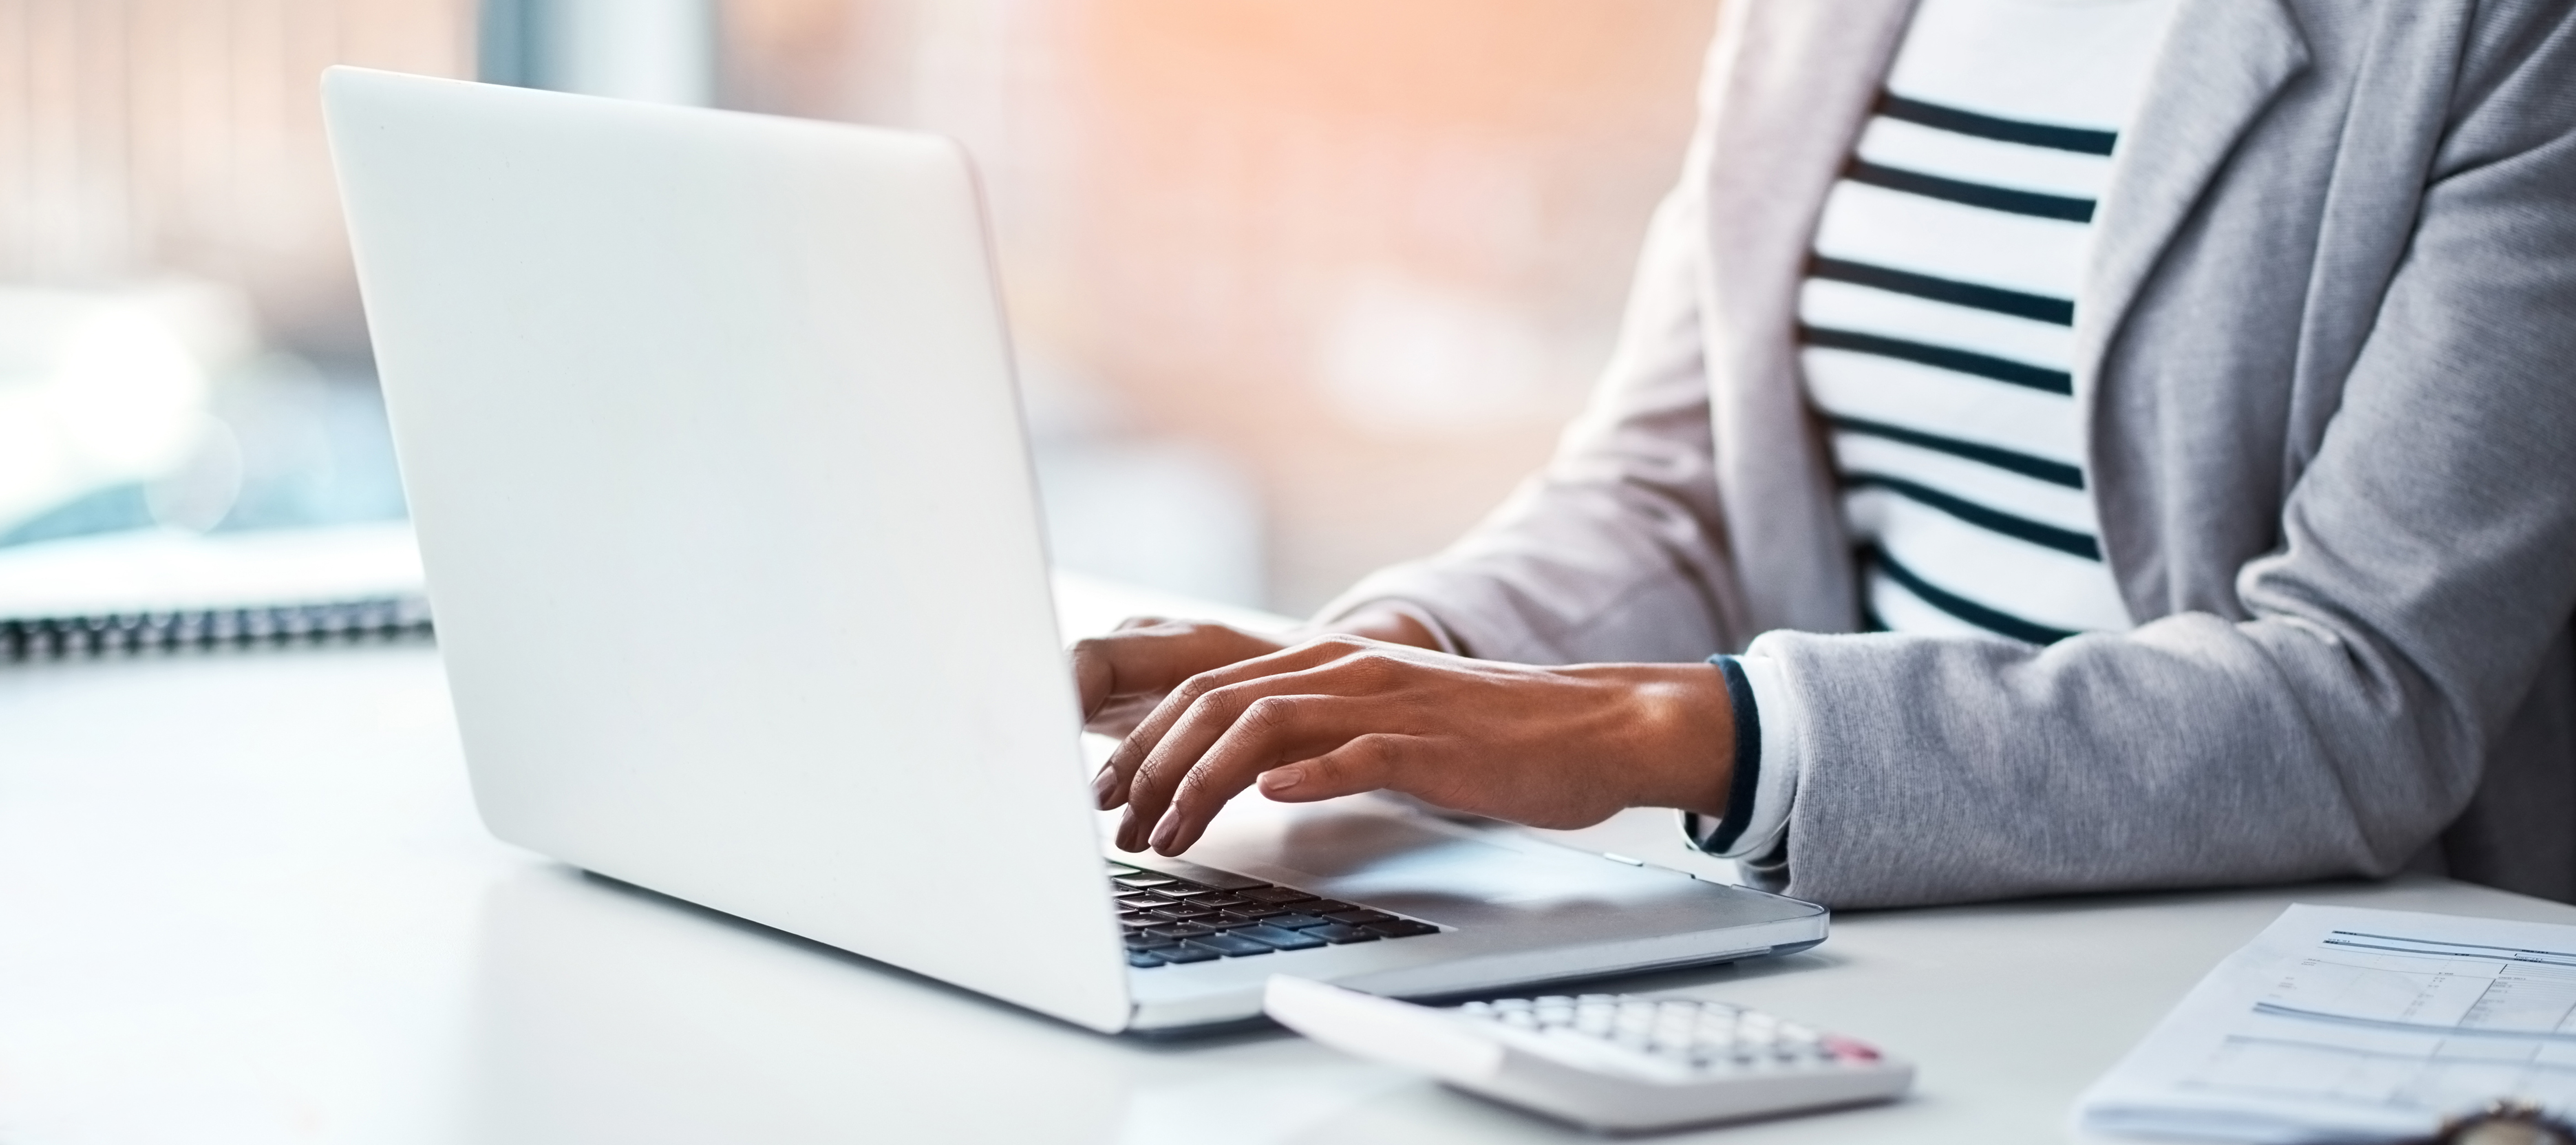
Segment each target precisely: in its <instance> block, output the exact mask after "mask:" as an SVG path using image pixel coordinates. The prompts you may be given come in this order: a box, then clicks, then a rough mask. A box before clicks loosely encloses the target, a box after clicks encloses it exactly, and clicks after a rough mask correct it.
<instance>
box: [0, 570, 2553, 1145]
mask: <svg viewBox="0 0 2576 1145" xmlns="http://www.w3.org/2000/svg"><path fill="white" fill-rule="evenodd" d="M1086 599H1087V600H1090V601H1091V602H1092V606H1093V607H1092V611H1089V612H1084V613H1082V614H1080V615H1079V616H1078V617H1077V619H1078V620H1080V622H1082V623H1087V624H1099V623H1102V622H1103V620H1102V617H1103V616H1104V615H1105V614H1106V613H1114V612H1115V611H1117V610H1118V609H1119V608H1121V607H1126V606H1128V603H1129V602H1120V601H1117V600H1114V599H1102V598H1101V597H1100V595H1099V594H1097V593H1095V594H1093V595H1092V596H1090V597H1087V598H1086ZM1104 609H1105V610H1106V613H1104V612H1103V611H1102V610H1104ZM1668 830H1669V826H1668V824H1667V823H1666V821H1665V820H1664V819H1662V817H1660V816H1649V817H1642V818H1638V819H1635V820H1625V819H1623V820H1620V821H1614V823H1613V824H1611V825H1610V826H1607V827H1605V828H1601V829H1596V830H1595V831H1594V832H1587V833H1584V834H1585V837H1586V838H1589V839H1594V840H1596V841H1597V840H1608V841H1609V843H1611V844H1614V845H1615V847H1616V849H1619V850H1622V851H1625V852H1628V853H1631V854H1637V853H1639V852H1644V851H1652V850H1655V849H1656V848H1668V850H1664V851H1658V852H1657V853H1655V854H1652V855H1647V854H1640V855H1639V857H1649V858H1656V859H1658V860H1661V859H1662V858H1665V857H1667V856H1677V855H1679V854H1680V852H1679V850H1678V847H1677V846H1675V845H1673V844H1671V843H1670V842H1669V841H1668V839H1667V835H1666V832H1667V831H1668ZM2293 900H2304V901H2311V902H2342V903H2356V904H2367V905H2375V906H2389V907H2400V908H2406V909H2420V910H2432V911H2449V912H2454V913H2463V914H2489V915H2498V916H2506V917H2515V918H2529V919H2542V920H2550V921H2561V922H2567V921H2576V908H2571V907H2567V906H2561V905H2557V904H2553V903H2546V902H2541V901H2538V900H2534V899H2528V898H2521V897H2518V896H2514V895H2509V894H2504V893H2501V892H2497V891H2490V890H2484V889H2480V888H2475V887H2469V886H2465V885H2460V884H2455V883H2447V882H2441V881H2436V880H2409V881H2403V882H2398V883H2391V884H2384V885H2367V886H2365V885H2341V886H2333V887H2316V888H2302V889H2298V890H2270V891H2256V892H2237V893H2226V894H2194V895H2161V896H2151V897H2133V898H2115V899H2095V900H2082V901H2061V902H2049V903H2020V904H2008V905H2001V906H1984V907H1969V908H1960V909H1945V910H1929V911H1910V912H1893V913H1880V914H1854V915H1845V916H1843V917H1841V918H1838V919H1837V920H1836V922H1835V929H1834V936H1833V938H1832V939H1831V940H1830V941H1828V942H1827V943H1826V944H1825V945H1824V946H1822V947H1820V948H1818V949H1817V950H1815V951H1813V952H1811V953H1808V954H1803V955H1798V956H1794V957H1790V958H1784V959H1775V960H1768V961H1760V962H1753V963H1747V964H1744V965H1741V966H1736V967H1731V968H1718V969H1711V970H1705V971H1694V972H1685V973H1675V974H1667V975H1662V976H1658V977H1655V978H1651V979H1646V980H1641V981H1638V982H1636V983H1633V985H1635V986H1640V987H1649V988H1681V989H1688V990H1691V991H1694V992H1700V993H1706V994H1710V995H1715V996H1721V997H1725V998H1729V999H1734V1000H1739V1001H1743V1002H1747V1003H1750V1004H1753V1005H1757V1006H1762V1007H1766V1008H1769V1009H1773V1010H1776V1011H1779V1012H1781V1013H1784V1014H1788V1015H1793V1016H1796V1017H1798V1018H1801V1019H1804V1020H1808V1021H1812V1022H1816V1023H1819V1024H1822V1025H1825V1026H1828V1027H1835V1028H1841V1029H1847V1030H1849V1031H1851V1032H1853V1033H1856V1034H1860V1035H1863V1036H1865V1037H1870V1038H1873V1039H1876V1040H1878V1041H1880V1042H1882V1043H1884V1044H1886V1045H1887V1046H1889V1047H1891V1048H1893V1049H1895V1050H1897V1051H1899V1052H1901V1053H1904V1054H1906V1055H1908V1056H1910V1057H1913V1058H1914V1059H1915V1060H1917V1061H1918V1062H1920V1063H1921V1065H1922V1075H1921V1080H1920V1084H1919V1088H1918V1091H1917V1094H1916V1096H1914V1097H1913V1098H1912V1099H1910V1100H1908V1101H1906V1102H1903V1103H1901V1104H1898V1105H1895V1106H1889V1107H1883V1108H1878V1109H1871V1110H1863V1111H1857V1112H1850V1113H1841V1114H1832V1115H1827V1116H1822V1117H1813V1118H1802V1119H1794V1120H1788V1121H1781V1122H1773V1123H1767V1124H1760V1125H1753V1126H1746V1127H1740V1128H1735V1129H1726V1130H1715V1131H1710V1132H1708V1133H1706V1134H1703V1135H1691V1136H1687V1137H1684V1138H1681V1139H1685V1140H1703V1139H1705V1140H1711V1141H1728V1142H1747V1143H1751V1142H1770V1141H1818V1140H1837V1141H1839V1140H1904V1141H1909V1142H1940V1141H1962V1142H1965V1141H1977V1142H1990V1141H2029V1140H2049V1139H2057V1138H2060V1137H2062V1136H2063V1135H2064V1130H2063V1128H2062V1126H2063V1125H2064V1122H2065V1118H2066V1111H2067V1107H2068V1104H2069V1102H2070V1101H2071V1100H2072V1099H2073V1097H2074V1095H2075V1094H2076V1092H2077V1091H2078V1090H2080V1089H2081V1088H2082V1087H2083V1086H2084V1085H2085V1084H2086V1083H2088V1082H2089V1081H2090V1080H2091V1079H2092V1078H2093V1077H2094V1076H2095V1075H2096V1074H2098V1073H2099V1072H2100V1071H2101V1070H2102V1069H2103V1068H2104V1067H2105V1066H2107V1065H2108V1064H2109V1063H2110V1062H2111V1061H2112V1060H2113V1059H2114V1058H2115V1057H2116V1056H2117V1055H2118V1054H2119V1053H2120V1052H2121V1051H2122V1050H2123V1049H2125V1048H2126V1047H2127V1046H2128V1045H2129V1044H2130V1043H2131V1042H2132V1041H2133V1040H2134V1039H2136V1038H2137V1037H2138V1036H2139V1035H2140V1034H2141V1033H2143V1032H2144V1031H2145V1030H2146V1029H2147V1027H2148V1026H2149V1025H2150V1024H2151V1023H2152V1022H2153V1021H2154V1019H2155V1018H2156V1017H2157V1016H2158V1015H2159V1014H2161V1013H2162V1012H2163V1011H2164V1009H2165V1008H2166V1007H2167V1006H2168V1005H2170V1004H2171V1003H2172V1002H2173V1001H2174V1000H2175V999H2176V998H2178V997H2179V996H2180V995H2181V993H2182V992H2183V990H2184V989H2185V988H2186V987H2188V986H2189V985H2190V984H2191V983H2192V982H2193V981H2195V980H2196V979H2198V978H2199V976H2200V975H2201V974H2202V972H2203V971H2204V970H2206V969H2207V968H2208V966H2209V965H2210V964H2211V963H2212V962H2214V961H2215V960H2217V959H2218V958H2219V957H2220V956H2222V955H2224V954H2225V953H2227V952H2228V951H2230V950H2232V949H2234V948H2235V947H2236V946H2238V945H2239V944H2241V943H2242V942H2244V941H2245V939H2246V938H2248V937H2249V936H2251V935H2252V934H2254V932H2255V931H2257V930H2258V929H2260V928H2261V927H2262V926H2263V925H2264V924H2265V923H2266V922H2268V921H2270V919H2271V918H2272V916H2273V915H2274V914H2275V913H2276V912H2277V911H2278V910H2279V909H2280V907H2281V906H2282V905H2283V904H2286V903H2288V902H2291V901H2293ZM990 927H991V929H990V931H989V933H985V934H961V935H960V936H959V937H960V941H996V942H1019V943H1026V944H1028V945H1029V946H1030V948H1031V950H1032V951H1033V952H1042V951H1043V949H1044V946H1045V938H1044V936H1041V935H1027V934H1019V933H1016V932H1014V931H1013V930H1012V927H1011V921H1010V920H1009V919H1007V918H996V919H993V920H991V922H990ZM2079 957H2080V958H2081V959H2083V960H2084V961H2085V962H2087V963H2089V964H2091V965H2094V966H2096V967H2108V968H2109V969H2107V970H2104V969H2095V970H2091V971H2079V970H2077V969H2075V966H2076V961H2077V959H2078V958H2079ZM1576 1136H1577V1135H1575V1134H1572V1133H1570V1132H1567V1131H1564V1130H1560V1129H1557V1128H1555V1127H1552V1126H1550V1125H1548V1124H1546V1123H1543V1122H1540V1121H1536V1120H1532V1119H1530V1118H1526V1117H1523V1116H1521V1115H1519V1114H1516V1113H1513V1112H1510V1111H1508V1110H1504V1109H1501V1108H1498V1107H1495V1106H1492V1105H1488V1104H1484V1103H1482V1102H1479V1101H1477V1100H1474V1099H1471V1098H1467V1097H1464V1096H1460V1095H1458V1094H1456V1093H1454V1092H1451V1091H1448V1090H1444V1089H1441V1088H1439V1087H1437V1086H1434V1085H1430V1084H1427V1083H1425V1082H1423V1081H1421V1080H1419V1079H1417V1078H1414V1077H1411V1076H1408V1075H1406V1074H1403V1073H1400V1072H1396V1071H1391V1070H1383V1069H1379V1068H1376V1067H1372V1066H1367V1065H1363V1064H1359V1063H1356V1062H1353V1061H1350V1060H1348V1059H1345V1058H1340V1057H1337V1056H1335V1055H1334V1054H1332V1053H1330V1052H1328V1051H1325V1050H1322V1049H1319V1048H1317V1047H1315V1046H1313V1045H1310V1044H1308V1043H1306V1042H1303V1041H1300V1040H1297V1039H1295V1038H1292V1037H1289V1036H1286V1035H1284V1034H1254V1035H1236V1036H1230V1037H1226V1038H1223V1039H1218V1040H1212V1041H1202V1042H1194V1043H1181V1044H1172V1045H1155V1044H1144V1043H1138V1042H1134V1041H1127V1040H1120V1039H1115V1038H1107V1037H1101V1036H1097V1035H1093V1034H1090V1033H1086V1032H1083V1031H1081V1030H1077V1029H1073V1028H1071V1027H1068V1026H1064V1025H1062V1024H1059V1023H1055V1022H1052V1021H1049V1020H1047V1019H1043V1018H1039V1017H1037V1016H1034V1015H1032V1014H1029V1013H1026V1012H1022V1011H1018V1010H1014V1009H1010V1008H1008V1007H1004V1006H1001V1005H998V1004H994V1003H990V1002H987V1001H984V1000H983V999H981V998H978V997H976V996H973V995H969V994H965V993H962V992H959V991H956V990H953V989H950V988H947V987H945V986H941V985H939V984H937V983H933V982H930V981H926V980H924V979H920V978H917V977H913V976H910V975H906V974H903V973H900V972H896V971H891V970H888V969H886V968H884V967H881V966H877V965H875V964H872V963H869V962H867V961H866V960H864V959H859V958H856V957H852V956H850V955H846V954H842V953H839V952H836V951H833V950H830V949H827V948H823V947H820V946H816V945H814V944H811V943H806V942H802V941H799V940H796V939H792V938H788V937H785V936H782V935H779V934H776V933H774V932H769V931H764V930H760V929H757V928H754V927H751V926H748V925H745V924H741V923H736V922H733V921H730V920H728V919H725V918H722V917H719V916H716V915H713V914H711V913H708V912H705V911H701V910H698V909H695V908H692V907H689V906H686V905H683V904H680V903H677V902H673V901H671V900H667V899H660V898H655V897H651V896H648V895H644V894H641V893H638V892H634V891H629V890H624V889H621V888H619V887H617V886H615V885H613V884H609V883H604V882H600V881H596V880H592V879H587V878H584V877H583V876H581V875H578V874H576V873H574V872H572V871H570V870H568V869H566V868H564V867H562V866H559V865H556V864H554V863H551V862H548V861H546V860H544V859H541V858H538V857H537V856H534V855H531V854H528V853H526V852H522V851H518V850H515V849H513V848H510V847H507V846H504V845H502V844H500V843H498V842H495V841H493V840H492V839H491V838H490V837H489V836H487V835H485V834H484V833H483V830H482V828H481V827H480V825H479V824H478V823H477V822H476V820H475V818H474V814H473V809H472V807H471V805H470V803H469V801H468V796H467V792H466V788H465V778H464V772H463V769H462V765H461V763H460V762H459V759H458V755H457V746H456V740H455V734H454V731H453V729H452V727H451V725H450V722H449V718H448V712H447V700H446V692H445V688H444V686H443V683H442V681H441V679H440V676H439V671H438V662H437V654H436V652H435V651H434V650H432V649H430V648H428V647H427V646H423V645H412V646H408V647H378V648H359V649H348V650H333V651H311V650H287V651H273V652H248V653H228V654H216V655H208V656H182V657H176V658H145V659H139V660H131V661H105V662H88V663H80V662H76V663H65V664H37V665H14V666H13V665H0V1142H8V1143H10V1145H72V1143H86V1142H127V1141H134V1142H147V1141H148V1142H177V1141H186V1142H191V1143H213V1142H234V1141H239V1142H269V1141H333V1142H378V1141H440V1142H446V1141H471V1142H513V1141H529V1142H540V1141H542V1142H579V1141H614V1142H621V1143H624V1142H652V1141H673V1142H691V1143H705V1142H717V1141H743V1142H793V1141H907V1142H908V1141H1003V1140H1010V1141H1033V1142H1058V1141H1063V1142H1124V1143H1131V1145H1159V1143H1163V1142H1174V1143H1178V1142H1189V1143H1191V1145H1205V1143H1207V1142H1212V1141H1213V1142H1224V1143H1226V1145H1264V1143H1279V1142H1314V1143H1319V1145H1320V1143H1331V1145H1361V1143H1368V1142H1390V1143H1392V1142H1403V1143H1407V1145H1417V1143H1437V1142H1466V1141H1477V1142H1516V1141H1521V1142H1526V1141H1559V1140H1568V1139H1573V1138H1575V1137H1576Z"/></svg>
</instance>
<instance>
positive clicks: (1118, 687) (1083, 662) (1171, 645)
mask: <svg viewBox="0 0 2576 1145" xmlns="http://www.w3.org/2000/svg"><path fill="white" fill-rule="evenodd" d="M1137 619H1139V620H1142V619H1147V618H1141V617H1140V618H1137ZM1133 623H1134V622H1133V621H1131V622H1130V624H1133ZM1279 646H1280V645H1279V642H1278V641H1277V640H1273V639H1268V638H1265V637H1260V636H1255V635H1253V634H1252V633H1249V632H1245V631H1243V630H1241V629H1237V628H1231V627H1228V626H1226V625H1223V624H1217V623H1213V622H1209V621H1190V620H1182V621H1163V622H1158V623H1153V624H1149V625H1144V626H1140V627H1128V626H1121V627H1120V628H1119V629H1118V630H1117V631H1115V632H1112V633H1109V634H1108V635H1105V636H1093V637H1090V638H1087V639H1083V640H1077V641H1075V642H1074V645H1073V657H1072V658H1073V675H1074V680H1075V682H1076V683H1077V684H1078V685H1079V686H1080V687H1081V690H1082V710H1083V714H1084V715H1085V716H1086V717H1087V716H1089V715H1090V714H1091V713H1092V712H1093V711H1094V710H1096V709H1098V708H1099V707H1100V705H1101V704H1103V703H1104V702H1106V701H1108V700H1109V699H1110V698H1111V697H1114V696H1132V695H1139V694H1143V693H1149V692H1160V691H1163V690H1165V689H1168V688H1170V687H1171V686H1172V685H1174V684H1177V683H1180V682H1181V681H1183V680H1186V679H1188V678H1190V677H1191V676H1193V675H1196V674H1198V673H1200V672H1204V671H1206V670H1208V669H1210V668H1215V667H1219V666H1221V665H1225V664H1231V663H1233V662H1235V661H1237V660H1242V659H1246V658H1248V657H1252V656H1258V655H1261V654H1262V653H1264V652H1269V651H1274V650H1276V649H1277V648H1278V647H1279Z"/></svg>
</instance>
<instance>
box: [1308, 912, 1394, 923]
mask: <svg viewBox="0 0 2576 1145" xmlns="http://www.w3.org/2000/svg"><path fill="white" fill-rule="evenodd" d="M1324 917H1325V918H1329V919H1331V920H1333V921H1334V922H1343V923H1349V924H1350V925H1352V926H1367V925H1368V924H1370V923H1372V922H1388V921H1391V920H1393V919H1394V918H1395V916H1394V915H1391V914H1388V913H1386V912H1385V911H1381V910H1367V909H1361V910H1337V911H1334V912H1333V913H1331V914H1328V915H1325V916H1324Z"/></svg>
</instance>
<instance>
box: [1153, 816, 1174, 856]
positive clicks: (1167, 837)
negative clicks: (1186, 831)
mask: <svg viewBox="0 0 2576 1145" xmlns="http://www.w3.org/2000/svg"><path fill="white" fill-rule="evenodd" d="M1180 833H1181V823H1180V820H1178V819H1176V818H1174V817H1172V816H1170V815H1166V816H1163V821H1162V822H1160V823H1157V824H1154V838H1153V844H1154V849H1155V850H1157V851H1162V850H1163V848H1165V847H1168V846H1171V845H1172V837H1173V836H1175V835H1178V834H1180ZM1164 853H1165V854H1170V853H1171V852H1169V851H1164Z"/></svg>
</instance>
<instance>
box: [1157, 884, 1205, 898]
mask: <svg viewBox="0 0 2576 1145" xmlns="http://www.w3.org/2000/svg"><path fill="white" fill-rule="evenodd" d="M1154 893H1155V894H1158V895H1161V896H1163V897H1164V898H1167V899H1194V898H1204V897H1206V896H1208V895H1212V894H1215V893H1217V892H1216V891H1215V890H1214V889H1212V888H1209V887H1203V886H1198V885H1196V884H1194V883H1165V884H1163V885H1161V886H1158V887H1155V888H1154Z"/></svg>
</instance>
